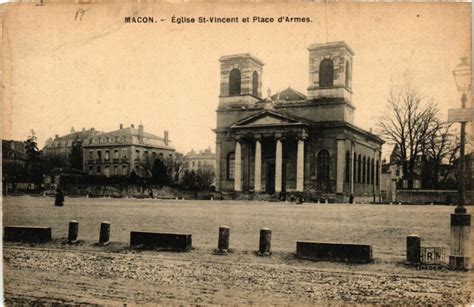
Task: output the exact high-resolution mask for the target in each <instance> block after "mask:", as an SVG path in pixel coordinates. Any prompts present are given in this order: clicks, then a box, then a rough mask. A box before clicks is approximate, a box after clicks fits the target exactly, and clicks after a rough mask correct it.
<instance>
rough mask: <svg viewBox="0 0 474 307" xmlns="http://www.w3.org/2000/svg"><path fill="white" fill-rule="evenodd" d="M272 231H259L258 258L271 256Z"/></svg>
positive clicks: (264, 229) (263, 229) (267, 229)
mask: <svg viewBox="0 0 474 307" xmlns="http://www.w3.org/2000/svg"><path fill="white" fill-rule="evenodd" d="M271 242H272V230H271V229H269V228H262V229H260V244H259V249H258V253H257V254H258V255H259V256H269V255H271V253H272V252H271V249H270V247H271Z"/></svg>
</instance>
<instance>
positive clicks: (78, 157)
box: [69, 136, 83, 171]
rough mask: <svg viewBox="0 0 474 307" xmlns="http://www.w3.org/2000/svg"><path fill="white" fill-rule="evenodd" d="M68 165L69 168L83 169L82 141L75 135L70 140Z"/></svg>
mask: <svg viewBox="0 0 474 307" xmlns="http://www.w3.org/2000/svg"><path fill="white" fill-rule="evenodd" d="M69 165H70V166H71V168H74V169H78V170H81V171H82V170H83V153H82V141H80V140H79V138H78V137H77V136H76V139H75V140H74V141H73V142H72V147H71V153H70V154H69Z"/></svg>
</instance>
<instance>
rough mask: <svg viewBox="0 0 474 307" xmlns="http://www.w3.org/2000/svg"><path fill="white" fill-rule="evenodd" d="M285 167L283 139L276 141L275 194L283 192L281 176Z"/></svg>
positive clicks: (278, 138) (279, 138)
mask: <svg viewBox="0 0 474 307" xmlns="http://www.w3.org/2000/svg"><path fill="white" fill-rule="evenodd" d="M282 166H283V151H282V143H281V137H277V139H276V152H275V192H276V193H280V192H281V179H282V178H281V176H282Z"/></svg>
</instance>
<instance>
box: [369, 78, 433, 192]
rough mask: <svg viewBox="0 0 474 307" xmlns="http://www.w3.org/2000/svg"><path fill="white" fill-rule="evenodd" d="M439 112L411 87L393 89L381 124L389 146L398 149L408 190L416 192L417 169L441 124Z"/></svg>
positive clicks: (381, 132) (430, 102)
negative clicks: (433, 129) (438, 120)
mask: <svg viewBox="0 0 474 307" xmlns="http://www.w3.org/2000/svg"><path fill="white" fill-rule="evenodd" d="M437 116H438V108H437V106H436V104H435V103H434V102H433V101H432V100H431V99H427V98H425V97H424V96H423V95H422V94H421V93H420V91H419V90H417V89H416V88H415V87H413V86H411V85H410V84H405V85H404V86H402V87H401V88H400V89H392V91H391V92H390V97H389V99H388V101H387V107H386V112H385V113H384V115H382V117H381V119H380V121H379V123H378V124H377V126H378V128H379V130H380V134H381V135H382V137H383V138H384V139H385V140H386V141H387V143H388V144H391V145H398V148H399V152H398V155H399V157H397V158H398V160H399V161H400V162H401V164H402V168H403V176H404V178H405V179H408V188H409V189H411V188H413V178H414V176H415V168H416V166H417V162H418V159H419V157H420V156H422V154H423V150H425V149H426V144H428V143H429V139H430V138H432V137H433V135H432V132H431V129H432V128H433V126H434V123H435V122H437Z"/></svg>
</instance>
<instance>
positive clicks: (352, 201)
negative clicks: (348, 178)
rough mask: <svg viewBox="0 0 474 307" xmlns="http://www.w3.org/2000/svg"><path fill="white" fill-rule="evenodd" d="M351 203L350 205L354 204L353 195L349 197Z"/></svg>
mask: <svg viewBox="0 0 474 307" xmlns="http://www.w3.org/2000/svg"><path fill="white" fill-rule="evenodd" d="M349 203H350V204H353V203H354V194H351V196H349Z"/></svg>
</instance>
